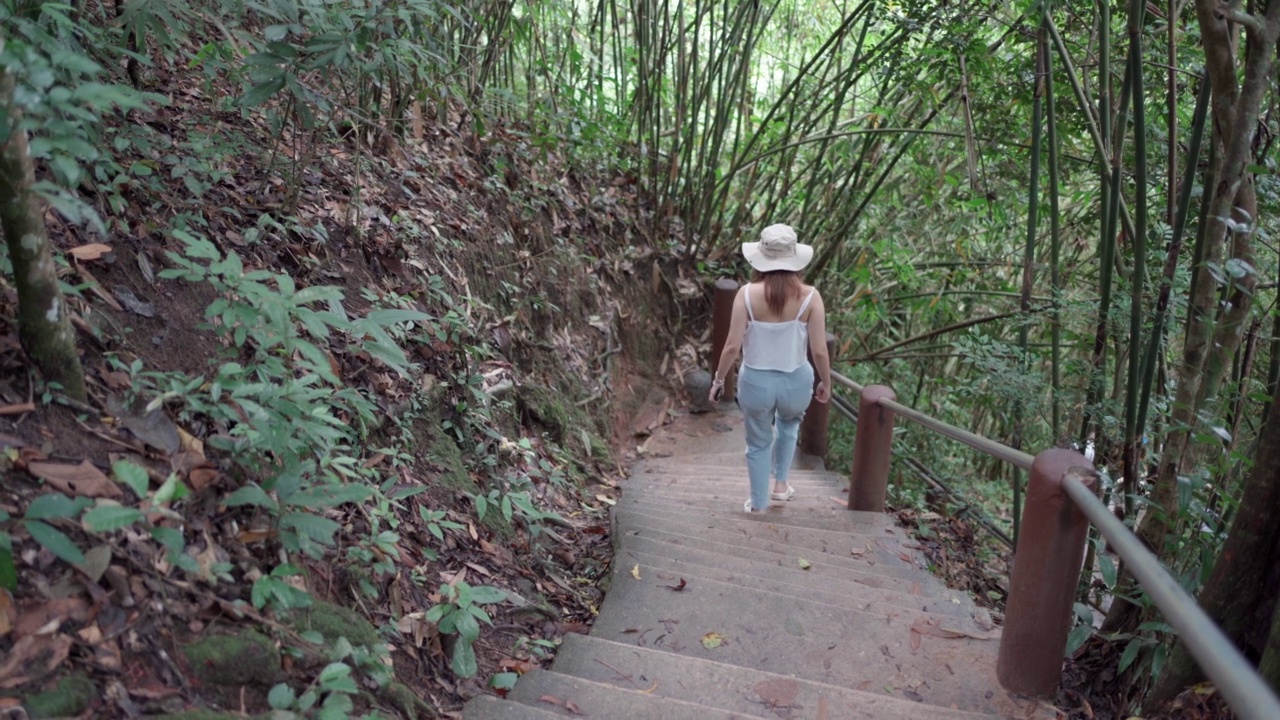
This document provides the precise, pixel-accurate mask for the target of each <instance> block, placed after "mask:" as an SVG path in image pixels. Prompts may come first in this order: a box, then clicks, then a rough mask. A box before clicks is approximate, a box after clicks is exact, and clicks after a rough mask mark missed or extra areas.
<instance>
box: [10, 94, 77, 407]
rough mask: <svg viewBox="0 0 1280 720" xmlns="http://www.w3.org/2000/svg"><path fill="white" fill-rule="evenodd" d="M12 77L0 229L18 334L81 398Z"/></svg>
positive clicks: (50, 375) (44, 367) (72, 341)
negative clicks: (10, 268)
mask: <svg viewBox="0 0 1280 720" xmlns="http://www.w3.org/2000/svg"><path fill="white" fill-rule="evenodd" d="M13 89H14V79H13V75H12V74H11V73H7V72H6V73H4V74H3V75H0V118H8V123H7V124H6V125H3V126H0V143H3V144H0V231H3V233H4V238H5V241H6V242H7V243H8V245H9V260H10V262H12V263H13V279H14V285H15V286H16V287H17V289H18V337H19V339H20V340H21V341H22V346H23V348H24V349H25V350H26V351H27V355H28V356H29V357H30V358H31V360H32V361H33V362H34V363H35V364H36V367H38V368H40V372H42V373H44V376H45V378H46V379H48V380H50V381H52V382H57V383H59V384H60V385H62V391H63V392H64V393H66V395H67V396H69V397H71V398H73V399H75V400H79V401H81V402H83V401H84V400H85V399H86V397H85V387H84V370H83V369H82V368H81V367H80V357H79V356H78V355H76V336H75V331H74V330H73V329H72V327H71V318H70V316H69V315H68V314H67V304H66V301H65V300H64V299H63V297H62V291H61V290H60V289H59V288H58V271H57V266H56V265H54V262H53V251H52V249H51V248H50V247H49V235H48V233H47V232H46V231H45V226H44V214H43V213H44V203H43V202H41V201H40V198H39V197H38V196H37V195H36V194H35V193H34V192H33V191H32V189H31V186H32V185H34V184H35V167H34V165H33V164H32V162H31V154H30V153H29V152H28V149H27V134H26V131H25V130H23V129H21V127H20V122H21V119H22V111H21V110H20V109H19V108H18V107H17V106H16V105H15V104H14V103H13Z"/></svg>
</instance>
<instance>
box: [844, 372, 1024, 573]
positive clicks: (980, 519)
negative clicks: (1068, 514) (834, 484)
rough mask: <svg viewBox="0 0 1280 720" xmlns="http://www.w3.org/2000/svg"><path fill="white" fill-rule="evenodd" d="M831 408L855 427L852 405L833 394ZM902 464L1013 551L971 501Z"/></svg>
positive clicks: (915, 464)
mask: <svg viewBox="0 0 1280 720" xmlns="http://www.w3.org/2000/svg"><path fill="white" fill-rule="evenodd" d="M846 379H847V378H846ZM850 382H852V381H850ZM854 384H856V383H854ZM831 407H833V408H835V409H836V412H838V413H840V414H841V415H843V416H845V418H847V419H848V420H849V422H851V423H854V424H855V425H856V424H857V423H858V412H857V410H856V409H855V408H854V407H853V406H852V405H850V404H849V401H848V400H845V399H844V398H842V397H840V396H839V395H836V394H835V393H831ZM902 462H903V463H904V464H905V465H906V466H907V467H908V468H910V469H911V470H912V471H913V472H914V473H915V474H916V475H917V476H919V478H920V479H921V480H923V481H925V482H926V483H928V484H929V485H932V486H933V487H935V488H937V489H939V490H941V491H942V492H944V493H946V494H947V496H948V497H950V498H952V499H954V500H956V501H958V502H960V503H962V505H963V507H962V508H961V509H960V510H959V511H958V512H957V513H956V517H964V516H965V515H966V514H967V515H969V516H970V517H972V518H973V519H974V521H975V522H977V523H978V524H979V525H981V526H982V527H983V528H984V529H986V531H987V532H989V533H991V536H992V537H993V538H995V539H996V540H997V541H998V542H1000V543H1003V544H1004V546H1005V547H1007V548H1009V549H1010V550H1012V549H1013V538H1011V537H1009V535H1008V534H1007V533H1005V531H1004V530H1001V529H1000V528H999V527H996V524H995V522H993V521H992V520H991V518H989V517H987V516H986V515H985V514H984V513H983V512H982V511H980V510H975V509H974V507H973V501H971V500H970V499H969V498H966V497H965V496H964V495H962V494H961V493H958V492H956V491H955V490H954V489H953V488H951V487H948V486H947V485H946V484H945V483H943V482H942V481H940V480H938V479H937V478H935V477H933V476H932V474H931V473H930V472H929V471H928V470H927V469H926V468H925V467H924V465H923V464H922V463H920V462H919V461H917V460H915V459H914V458H903V459H902Z"/></svg>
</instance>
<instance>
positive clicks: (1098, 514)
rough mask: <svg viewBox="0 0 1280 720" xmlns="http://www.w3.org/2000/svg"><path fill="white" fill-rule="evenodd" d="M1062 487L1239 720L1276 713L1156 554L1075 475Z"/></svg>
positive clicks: (1250, 669) (1268, 694)
mask: <svg viewBox="0 0 1280 720" xmlns="http://www.w3.org/2000/svg"><path fill="white" fill-rule="evenodd" d="M1062 487H1063V489H1064V490H1065V491H1066V493H1067V497H1069V498H1071V501H1072V502H1074V503H1075V504H1076V506H1077V507H1079V508H1080V510H1081V512H1083V513H1084V514H1085V516H1086V517H1088V518H1089V521H1090V522H1092V523H1093V524H1094V526H1095V527H1097V528H1098V532H1100V533H1102V536H1103V537H1105V538H1106V539H1107V542H1109V543H1111V547H1112V548H1113V549H1114V550H1115V551H1116V554H1117V555H1119V556H1120V558H1121V559H1122V560H1124V561H1125V563H1127V565H1128V567H1129V569H1130V570H1131V571H1132V572H1133V575H1134V577H1135V578H1137V580H1138V584H1139V585H1141V586H1142V587H1143V588H1144V589H1145V590H1146V591H1147V595H1148V596H1150V597H1151V599H1152V601H1154V602H1155V604H1156V607H1158V608H1160V612H1161V613H1163V614H1164V617H1165V619H1166V620H1168V621H1169V624H1170V625H1172V626H1173V628H1174V629H1175V630H1177V631H1178V637H1180V638H1182V641H1183V642H1185V643H1186V644H1187V649H1188V650H1190V651H1191V656H1192V657H1194V658H1195V659H1196V662H1197V663H1199V664H1200V668H1201V669H1202V670H1204V673H1205V674H1206V675H1208V676H1209V679H1210V680H1213V682H1214V684H1215V685H1216V686H1217V688H1218V691H1219V692H1221V693H1222V696H1223V697H1225V698H1226V699H1227V704H1228V705H1230V706H1231V709H1232V710H1233V711H1235V713H1236V715H1237V716H1239V717H1240V718H1242V719H1243V720H1275V719H1276V718H1280V700H1277V699H1276V696H1275V693H1274V692H1273V691H1272V690H1271V686H1270V685H1268V684H1267V683H1266V682H1265V681H1263V679H1262V676H1261V675H1259V674H1258V671H1257V668H1255V667H1254V666H1253V665H1252V664H1251V663H1250V662H1249V661H1248V660H1246V659H1245V657H1244V655H1242V654H1241V653H1240V651H1239V650H1238V649H1237V648H1236V646H1235V645H1234V644H1233V643H1232V642H1231V640H1230V639H1229V638H1227V636H1226V634H1224V633H1223V632H1222V630H1221V629H1220V628H1219V627H1218V626H1217V624H1216V623H1214V622H1213V620H1212V619H1211V618H1210V617H1209V615H1208V614H1207V613H1205V611H1204V609H1202V608H1201V607H1200V605H1198V604H1197V603H1196V601H1195V598H1193V597H1191V595H1190V594H1189V593H1188V592H1187V591H1186V590H1184V589H1182V586H1181V585H1179V584H1178V581H1177V579H1175V578H1174V577H1173V575H1171V574H1169V571H1168V570H1166V569H1165V567H1164V565H1163V564H1161V562H1160V559H1159V558H1157V557H1156V556H1155V555H1153V554H1152V553H1151V551H1150V550H1148V549H1147V547H1146V545H1143V544H1142V541H1141V540H1139V539H1138V536H1137V535H1134V534H1133V532H1132V531H1130V530H1129V528H1127V527H1125V525H1124V523H1123V522H1121V521H1120V520H1119V519H1117V518H1116V516H1115V515H1113V514H1112V513H1111V511H1110V510H1108V509H1107V506H1106V505H1104V504H1103V503H1102V501H1101V500H1099V499H1098V497H1097V496H1096V495H1094V494H1093V492H1092V491H1090V490H1089V488H1087V487H1085V486H1084V484H1082V483H1081V482H1080V479H1079V478H1078V477H1076V476H1074V475H1072V474H1070V473H1068V474H1067V477H1066V479H1065V480H1064V481H1063V483H1062Z"/></svg>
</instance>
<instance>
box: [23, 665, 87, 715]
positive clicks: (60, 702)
mask: <svg viewBox="0 0 1280 720" xmlns="http://www.w3.org/2000/svg"><path fill="white" fill-rule="evenodd" d="M95 695H97V690H96V689H95V688H94V686H93V681H92V680H90V679H89V676H88V675H86V674H85V673H82V672H73V673H71V674H70V675H67V676H66V677H64V678H62V679H61V680H59V681H58V684H57V685H56V686H54V687H53V688H52V689H50V690H45V691H44V692H38V693H34V694H32V695H28V696H27V697H26V698H24V699H23V701H22V706H23V708H25V709H26V711H27V716H28V717H30V718H32V719H33V720H35V719H36V718H56V717H71V716H74V715H82V714H84V711H85V710H88V709H89V705H90V704H91V703H92V702H93V698H94V696H95Z"/></svg>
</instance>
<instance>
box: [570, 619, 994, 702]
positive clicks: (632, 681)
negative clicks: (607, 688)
mask: <svg viewBox="0 0 1280 720" xmlns="http://www.w3.org/2000/svg"><path fill="white" fill-rule="evenodd" d="M779 664H782V663H779ZM552 667H553V668H554V670H555V671H556V672H559V673H563V674H565V675H573V676H575V677H581V678H586V679H589V680H595V681H597V682H602V683H609V684H611V685H617V686H619V687H625V688H630V689H634V690H639V691H642V692H647V693H651V694H654V695H660V696H663V697H669V698H675V699H679V700H688V701H691V702H697V703H701V704H703V705H707V706H711V707H715V708H719V709H721V710H727V711H729V712H737V713H744V714H754V713H763V714H764V715H765V716H766V717H783V718H824V719H825V720H981V719H982V718H990V717H992V716H991V715H986V714H978V713H968V712H964V711H961V710H953V709H950V708H946V707H940V706H937V705H926V704H923V703H919V702H915V701H912V700H903V699H898V698H896V697H890V696H886V695H877V694H875V693H870V692H859V691H858V690H853V689H850V688H844V687H838V686H835V685H826V684H823V683H820V682H814V681H810V680H803V679H800V678H796V677H793V676H790V675H788V674H786V669H785V668H782V669H781V670H780V672H767V671H764V670H758V669H755V668H745V667H738V666H734V665H726V664H724V663H719V662H714V661H711V660H705V659H702V658H695V657H688V656H680V655H672V654H671V653H666V652H662V651H659V650H654V649H652V648H645V647H638V646H635V645H624V644H622V643H617V642H612V641H609V640H605V639H603V638H598V637H591V636H589V635H569V636H566V637H565V639H564V642H563V643H562V644H561V645H560V651H559V652H558V653H557V655H556V661H555V664H554V665H553V666H552Z"/></svg>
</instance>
